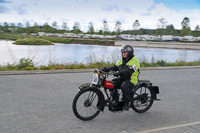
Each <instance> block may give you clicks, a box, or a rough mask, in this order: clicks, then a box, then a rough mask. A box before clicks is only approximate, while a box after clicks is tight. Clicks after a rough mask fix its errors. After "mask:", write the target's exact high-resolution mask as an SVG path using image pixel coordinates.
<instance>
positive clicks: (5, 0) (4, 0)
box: [0, 0, 11, 4]
mask: <svg viewBox="0 0 200 133" xmlns="http://www.w3.org/2000/svg"><path fill="white" fill-rule="evenodd" d="M1 3H11V2H10V1H7V0H0V4H1Z"/></svg>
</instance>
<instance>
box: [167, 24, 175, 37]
mask: <svg viewBox="0 0 200 133" xmlns="http://www.w3.org/2000/svg"><path fill="white" fill-rule="evenodd" d="M166 34H167V35H175V34H176V32H175V29H174V26H173V25H172V24H171V25H168V26H167V27H166Z"/></svg>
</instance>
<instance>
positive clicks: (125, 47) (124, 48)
mask: <svg viewBox="0 0 200 133" xmlns="http://www.w3.org/2000/svg"><path fill="white" fill-rule="evenodd" d="M120 50H121V52H122V53H123V52H128V57H133V55H134V49H133V48H132V47H131V46H130V45H122V47H121V48H120Z"/></svg>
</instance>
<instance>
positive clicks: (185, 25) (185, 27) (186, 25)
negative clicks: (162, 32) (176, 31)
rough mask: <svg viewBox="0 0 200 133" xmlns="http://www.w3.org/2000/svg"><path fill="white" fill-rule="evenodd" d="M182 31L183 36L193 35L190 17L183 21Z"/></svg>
mask: <svg viewBox="0 0 200 133" xmlns="http://www.w3.org/2000/svg"><path fill="white" fill-rule="evenodd" d="M181 25H182V30H181V32H180V33H181V36H186V35H191V29H190V19H189V18H188V17H185V18H184V19H183V21H182V22H181Z"/></svg>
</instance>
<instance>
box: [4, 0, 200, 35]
mask: <svg viewBox="0 0 200 133" xmlns="http://www.w3.org/2000/svg"><path fill="white" fill-rule="evenodd" d="M199 16H200V0H0V24H1V25H3V23H4V22H8V23H15V24H18V23H22V24H23V25H25V23H26V22H29V23H30V24H31V25H33V24H34V23H37V24H39V25H43V24H44V23H46V22H47V23H48V24H49V25H51V26H52V23H53V22H55V21H56V22H57V25H58V26H60V27H61V25H62V24H63V23H64V22H66V23H67V24H68V27H69V29H72V27H73V26H74V23H75V22H78V23H80V27H81V30H82V31H85V32H86V31H87V30H88V26H89V22H92V23H93V26H94V28H95V30H96V31H98V30H100V29H102V28H103V20H106V21H107V24H108V28H109V30H114V27H115V24H116V22H117V21H119V22H121V24H122V25H121V28H122V29H123V30H132V29H133V27H132V25H133V23H134V22H135V20H138V21H139V23H140V28H146V29H156V28H158V25H159V19H161V18H164V19H165V20H166V21H167V24H168V25H171V24H172V25H173V26H174V27H175V29H181V28H182V26H181V22H182V21H183V19H184V17H188V18H189V19H190V28H191V29H192V30H194V29H195V27H196V26H197V25H200V17H199Z"/></svg>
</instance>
